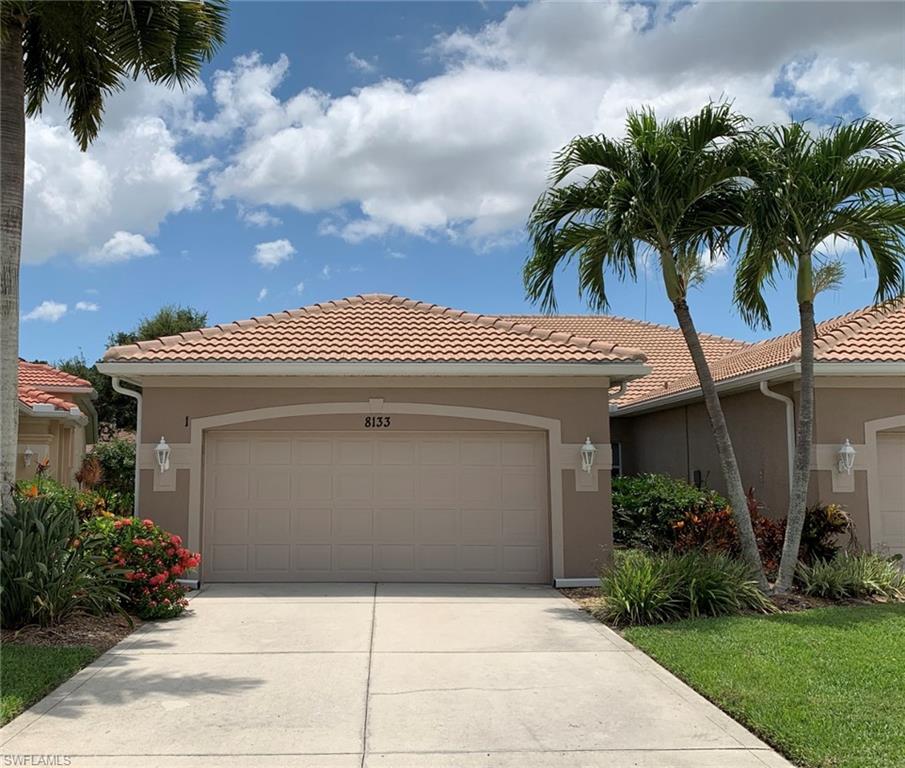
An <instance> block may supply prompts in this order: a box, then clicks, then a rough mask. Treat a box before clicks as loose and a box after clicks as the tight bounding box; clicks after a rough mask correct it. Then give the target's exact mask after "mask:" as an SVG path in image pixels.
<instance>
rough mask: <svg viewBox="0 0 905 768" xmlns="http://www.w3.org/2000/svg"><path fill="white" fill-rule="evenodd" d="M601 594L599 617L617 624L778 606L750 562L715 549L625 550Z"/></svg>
mask: <svg viewBox="0 0 905 768" xmlns="http://www.w3.org/2000/svg"><path fill="white" fill-rule="evenodd" d="M600 595H601V598H602V600H601V607H600V609H599V611H598V615H599V618H601V619H603V620H604V621H607V622H609V623H611V624H614V625H616V626H631V625H640V624H659V623H661V622H664V621H675V620H677V619H684V618H697V617H699V616H722V615H726V614H734V613H742V612H744V611H758V612H761V613H771V612H773V611H774V610H775V609H774V607H773V604H772V603H771V602H770V601H769V600H768V599H767V597H766V596H765V595H764V593H763V592H762V591H761V589H760V587H759V585H758V583H757V581H756V580H755V579H754V578H753V576H752V574H751V571H750V570H749V568H748V566H747V564H746V563H744V562H742V561H741V560H738V559H736V558H733V557H730V556H728V555H725V554H721V553H715V552H700V551H695V552H686V553H683V554H673V553H670V554H648V553H644V552H638V551H634V552H631V553H627V554H623V555H622V556H620V557H618V558H617V559H616V563H615V565H614V566H613V567H612V568H610V569H608V570H605V571H604V572H603V573H602V574H601V578H600Z"/></svg>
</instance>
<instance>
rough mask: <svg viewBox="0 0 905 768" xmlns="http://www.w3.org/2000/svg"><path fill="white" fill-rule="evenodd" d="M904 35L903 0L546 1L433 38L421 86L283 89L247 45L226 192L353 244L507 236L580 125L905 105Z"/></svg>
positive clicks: (218, 181)
mask: <svg viewBox="0 0 905 768" xmlns="http://www.w3.org/2000/svg"><path fill="white" fill-rule="evenodd" d="M900 35H901V13H900V9H898V8H896V7H895V5H894V4H880V3H856V2H834V3H820V4H818V3H713V2H701V3H699V4H697V5H679V4H670V5H668V6H663V7H660V8H658V9H652V8H651V7H649V6H646V5H642V4H633V5H627V4H617V3H536V4H529V5H525V6H516V7H514V8H512V9H511V10H509V11H508V12H507V13H506V15H505V17H504V18H503V19H502V20H500V21H499V22H495V23H490V24H487V25H485V26H484V27H483V28H481V29H479V30H478V31H470V30H460V31H457V32H455V33H453V34H449V35H446V36H441V37H438V38H437V40H436V41H435V44H434V46H433V50H432V52H431V53H432V54H433V56H434V57H435V59H436V58H439V64H440V66H441V72H440V74H438V75H435V76H433V77H430V78H428V79H425V80H422V81H420V82H416V83H409V82H401V81H397V80H390V79H386V80H383V81H381V82H379V83H374V84H372V85H368V86H366V87H363V88H360V89H356V90H354V91H353V92H351V93H349V94H346V95H340V96H329V95H327V94H324V93H320V92H317V91H314V90H311V89H308V90H303V91H300V92H295V93H294V94H292V93H291V94H289V95H288V96H287V97H285V98H282V97H278V96H276V95H275V91H276V87H277V85H279V84H281V83H283V81H284V79H285V76H286V73H287V71H288V66H289V62H288V59H287V58H286V57H285V56H281V57H280V58H279V60H277V61H276V62H273V63H266V62H264V61H263V60H262V59H261V57H260V56H258V55H255V56H249V57H244V58H242V59H238V60H237V61H236V62H235V65H234V66H233V68H232V69H231V70H229V72H221V73H218V75H217V77H216V78H215V89H214V91H215V97H216V98H217V103H218V105H219V111H218V112H217V114H216V115H215V116H214V118H213V119H212V120H211V121H210V122H211V125H212V126H224V125H229V126H232V128H231V129H230V130H233V131H238V134H237V135H236V138H237V141H238V147H237V150H236V151H235V153H234V154H233V155H232V156H231V157H230V158H229V160H228V162H227V164H226V166H225V167H224V168H223V169H222V170H220V171H218V172H217V173H215V174H214V177H213V184H214V190H215V195H216V196H217V197H219V198H221V199H227V198H235V199H237V200H239V201H241V202H243V203H245V204H247V205H290V206H293V207H295V208H297V209H299V210H301V211H304V212H319V213H327V214H329V216H330V218H329V219H326V220H325V221H323V222H322V224H321V227H320V230H319V231H321V232H322V233H324V234H333V235H337V236H340V237H343V238H344V239H346V240H347V241H349V242H353V243H354V242H360V241H362V240H365V239H369V238H375V237H382V236H385V235H387V234H389V233H392V232H397V231H398V232H403V233H407V234H413V235H419V236H425V237H449V238H454V239H456V238H465V239H469V240H478V241H481V242H489V243H491V244H493V243H496V242H509V240H507V239H506V237H505V236H506V234H507V233H509V232H511V231H519V232H521V231H523V226H524V222H525V219H526V216H527V213H528V211H529V209H530V206H531V204H532V203H533V201H534V200H535V199H536V197H537V195H538V193H539V192H540V191H541V190H542V189H543V186H544V184H545V180H546V176H547V172H548V168H549V163H550V160H551V157H552V155H553V153H554V152H555V151H556V150H557V149H558V148H559V147H561V146H562V145H563V144H564V143H565V142H566V141H568V140H569V139H570V138H571V137H572V136H574V135H576V134H578V133H589V132H598V131H604V132H608V133H613V134H619V133H621V132H622V130H623V128H622V126H623V122H624V118H625V110H626V108H627V107H629V106H635V107H637V106H639V105H641V104H650V105H652V106H653V107H655V108H656V110H657V111H658V113H659V114H661V115H663V116H669V115H679V114H685V113H688V112H691V111H694V110H697V109H698V108H699V107H700V106H701V105H702V104H703V103H705V102H706V101H708V100H710V99H718V98H720V97H722V96H727V97H731V98H733V99H734V103H735V106H736V107H737V108H738V109H739V110H740V111H742V112H744V113H746V114H749V115H750V116H751V117H753V118H755V119H757V120H759V121H773V120H783V119H787V118H788V116H789V115H790V114H794V115H795V116H796V117H809V116H812V115H813V114H815V113H816V114H818V116H819V114H820V113H821V110H823V111H824V112H823V113H824V114H827V110H831V108H832V107H833V105H834V104H835V103H836V102H838V101H839V99H840V98H841V97H843V96H845V95H848V96H852V97H857V98H858V100H860V102H861V103H862V105H863V106H864V107H865V108H867V109H871V110H876V111H877V113H878V114H881V113H887V112H888V113H890V114H892V113H895V114H896V115H897V117H898V118H899V119H902V118H903V117H905V114H903V113H905V104H903V99H902V98H901V84H902V83H901V76H900V73H901V70H902V67H903V65H905V61H903V53H902V49H901V42H900ZM701 40H707V41H708V44H707V45H701V43H700V41H701ZM896 73H899V74H898V75H897V74H896ZM836 77H838V78H839V79H840V87H839V89H838V90H839V92H838V93H836V92H834V87H833V86H834V78H836ZM216 84H219V85H220V86H221V89H222V90H223V93H226V92H227V91H228V92H229V96H230V100H229V102H228V103H227V102H226V101H225V100H224V97H223V94H220V97H218V96H217V86H216ZM227 85H228V88H227V87H226V86H227ZM780 86H782V87H780ZM238 113H241V114H242V115H246V116H247V117H246V118H245V123H244V124H243V122H242V121H241V120H237V119H236V114H238ZM221 129H222V128H221ZM338 210H339V211H343V212H345V216H344V215H343V214H337V213H336V212H337V211H338ZM353 211H354V213H350V212H353ZM501 236H503V239H502V240H500V237H501Z"/></svg>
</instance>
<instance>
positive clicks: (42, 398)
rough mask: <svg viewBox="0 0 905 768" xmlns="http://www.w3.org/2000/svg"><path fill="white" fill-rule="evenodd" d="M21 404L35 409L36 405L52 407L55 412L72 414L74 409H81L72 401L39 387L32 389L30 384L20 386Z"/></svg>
mask: <svg viewBox="0 0 905 768" xmlns="http://www.w3.org/2000/svg"><path fill="white" fill-rule="evenodd" d="M19 402H20V403H22V404H23V405H27V406H28V407H29V408H34V406H36V405H52V406H53V408H54V410H55V411H66V412H67V413H71V412H72V410H73V409H75V410H76V411H78V410H79V407H78V406H77V405H76V404H75V403H73V402H72V401H71V400H67V399H66V398H64V397H58V396H57V395H52V394H50V393H49V392H45V391H44V390H41V389H38V388H37V387H30V386H29V385H28V384H19Z"/></svg>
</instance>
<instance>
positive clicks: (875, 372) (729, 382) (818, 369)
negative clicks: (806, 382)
mask: <svg viewBox="0 0 905 768" xmlns="http://www.w3.org/2000/svg"><path fill="white" fill-rule="evenodd" d="M814 375H815V376H905V363H903V362H885V361H877V362H852V363H843V362H824V363H821V362H816V363H814ZM800 376H801V364H800V363H785V364H784V365H777V366H774V367H772V368H766V369H764V370H762V371H757V372H755V373H751V374H747V375H745V376H736V377H734V378H731V379H725V380H723V381H718V382H717V383H716V391H717V392H719V393H720V394H723V393H729V392H736V391H741V390H746V389H755V388H756V387H758V386H760V382H762V381H771V382H777V383H781V382H783V381H794V380H796V379H798V378H799V377H800ZM701 397H702V394H701V388H700V387H695V388H694V389H685V390H682V391H681V392H676V393H675V394H672V395H664V396H663V397H657V398H652V399H648V400H642V401H640V402H637V403H631V404H629V405H625V406H621V407H618V408H617V409H616V410H614V411H612V412H611V415H612V416H630V415H635V414H640V413H649V412H651V411H659V410H661V409H663V408H670V407H672V406H674V405H680V404H683V403H687V402H693V401H696V400H700V399H701Z"/></svg>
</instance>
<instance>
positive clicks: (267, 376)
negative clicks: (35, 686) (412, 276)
mask: <svg viewBox="0 0 905 768" xmlns="http://www.w3.org/2000/svg"><path fill="white" fill-rule="evenodd" d="M644 359H645V358H644V355H643V354H642V353H641V352H639V351H637V350H634V349H631V348H625V347H622V346H617V345H616V344H614V343H613V342H611V341H604V340H593V339H591V338H586V337H582V336H580V335H578V334H574V333H559V332H554V331H551V330H549V329H546V328H542V327H538V322H527V323H523V322H516V321H513V320H506V319H504V318H499V317H492V316H486V315H477V314H471V313H466V312H462V311H457V310H452V309H447V308H445V307H440V306H436V305H431V304H425V303H422V302H417V301H412V300H409V299H405V298H401V297H397V296H387V295H378V294H370V295H365V296H357V297H354V298H349V299H342V300H339V301H333V302H327V303H323V304H317V305H313V306H308V307H304V308H302V309H297V310H291V311H288V312H280V313H275V314H272V315H266V316H264V317H258V318H252V319H250V320H244V321H241V322H237V323H227V324H224V325H219V326H215V327H213V328H206V329H202V330H200V331H193V332H189V333H182V334H179V335H176V336H170V337H166V338H163V339H159V340H155V341H142V342H138V343H137V344H132V345H126V346H120V347H113V348H111V349H109V350H108V351H107V353H106V354H105V356H104V360H103V362H102V363H100V364H99V366H98V368H99V370H100V371H102V372H103V373H105V374H108V375H110V376H112V377H113V385H114V387H115V388H117V389H118V390H119V391H122V389H123V382H130V383H131V384H133V385H139V386H140V387H141V399H140V401H139V435H138V441H137V442H138V445H139V452H138V458H139V467H140V477H139V479H140V488H139V491H138V494H137V497H138V504H139V514H141V515H143V516H144V515H146V516H148V517H151V518H153V519H154V520H156V521H157V522H158V523H160V524H161V525H163V526H164V527H166V528H168V529H170V530H172V531H174V532H177V533H179V534H181V535H183V536H184V537H185V538H186V541H187V545H188V546H189V547H190V548H192V549H196V550H200V551H201V552H202V555H203V557H202V566H201V568H202V574H201V576H202V578H203V579H205V580H208V581H342V580H348V581H372V580H382V581H452V582H463V581H472V582H527V583H538V582H549V581H551V580H555V581H557V582H558V583H560V584H580V583H596V574H597V572H598V570H599V567H600V565H601V564H602V563H604V562H606V561H607V559H608V558H610V557H611V552H612V514H611V509H610V448H609V408H608V395H607V392H608V390H609V389H610V388H611V387H614V386H617V387H618V386H620V385H621V384H622V383H623V382H626V381H631V380H633V379H636V378H638V377H640V376H642V375H644V374H645V373H647V372H649V370H650V369H649V368H648V367H646V366H645V365H644ZM586 438H590V440H591V442H592V443H593V444H594V445H595V446H596V448H597V453H596V456H595V457H593V460H592V461H590V462H588V463H589V466H588V467H587V471H586V470H585V468H583V466H582V460H583V456H582V446H583V445H584V443H585V441H586ZM161 440H162V441H163V442H164V443H165V444H166V446H168V448H165V447H164V446H163V445H161V446H160V447H161V451H160V453H159V454H158V453H157V452H156V450H155V445H160V443H161ZM167 454H168V458H167Z"/></svg>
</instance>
